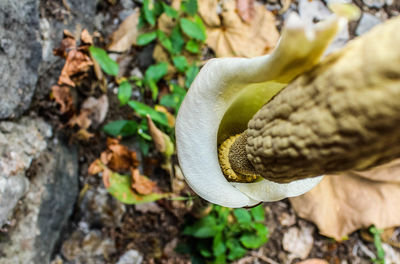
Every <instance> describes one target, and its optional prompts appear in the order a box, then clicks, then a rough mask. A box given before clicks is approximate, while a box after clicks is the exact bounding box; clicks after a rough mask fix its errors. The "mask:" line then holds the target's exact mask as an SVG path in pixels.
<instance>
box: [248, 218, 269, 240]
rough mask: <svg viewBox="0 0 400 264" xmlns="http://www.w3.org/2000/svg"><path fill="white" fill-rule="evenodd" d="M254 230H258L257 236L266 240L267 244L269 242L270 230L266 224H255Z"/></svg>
mask: <svg viewBox="0 0 400 264" xmlns="http://www.w3.org/2000/svg"><path fill="white" fill-rule="evenodd" d="M252 228H254V229H255V230H256V233H257V235H258V236H259V237H261V238H262V239H263V240H265V242H267V241H268V228H267V227H266V226H265V225H264V224H262V223H254V222H253V223H252Z"/></svg>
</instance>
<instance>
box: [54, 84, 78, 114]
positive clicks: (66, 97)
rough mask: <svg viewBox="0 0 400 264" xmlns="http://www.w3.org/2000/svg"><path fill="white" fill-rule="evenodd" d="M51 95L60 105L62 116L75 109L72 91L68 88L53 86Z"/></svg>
mask: <svg viewBox="0 0 400 264" xmlns="http://www.w3.org/2000/svg"><path fill="white" fill-rule="evenodd" d="M51 95H52V97H53V98H54V100H55V101H56V102H57V103H58V104H59V105H60V112H61V114H65V113H67V112H69V111H71V110H72V109H73V103H72V96H71V90H70V88H69V87H68V86H64V85H61V86H58V85H53V86H52V87H51Z"/></svg>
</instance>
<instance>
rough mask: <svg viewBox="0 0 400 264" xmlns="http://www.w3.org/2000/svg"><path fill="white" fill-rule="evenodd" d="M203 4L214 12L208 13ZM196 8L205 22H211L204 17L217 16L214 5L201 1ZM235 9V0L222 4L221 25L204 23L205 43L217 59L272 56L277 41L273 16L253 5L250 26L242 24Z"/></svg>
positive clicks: (262, 8)
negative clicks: (270, 53)
mask: <svg viewBox="0 0 400 264" xmlns="http://www.w3.org/2000/svg"><path fill="white" fill-rule="evenodd" d="M206 4H207V5H209V6H211V7H212V8H213V10H208V11H207V10H206V8H205V7H204V6H203V5H206ZM199 6H200V9H199V10H200V11H201V12H200V15H201V16H202V18H203V19H204V21H205V22H206V21H209V20H211V19H208V18H207V16H208V14H209V13H215V12H216V11H215V10H214V8H215V9H216V5H214V6H212V5H210V3H209V2H207V1H204V2H203V1H200V2H199ZM235 9H236V3H235V1H234V0H228V1H225V2H223V6H222V13H221V18H222V19H221V25H220V26H219V27H215V25H209V24H208V23H207V22H206V26H207V40H206V43H207V45H208V46H210V47H211V48H212V49H213V50H214V51H215V54H216V55H217V57H254V56H259V55H263V54H267V53H269V52H271V50H272V49H273V48H274V47H275V45H276V43H277V42H278V39H279V33H278V31H277V29H276V27H275V17H274V15H273V14H272V13H271V12H270V11H268V10H266V9H265V7H264V6H262V5H260V4H257V3H255V6H254V10H255V12H254V16H253V19H252V21H251V22H250V23H245V22H243V21H242V20H241V19H240V16H239V15H238V14H237V13H236V12H235ZM214 20H215V19H212V20H211V21H213V23H214Z"/></svg>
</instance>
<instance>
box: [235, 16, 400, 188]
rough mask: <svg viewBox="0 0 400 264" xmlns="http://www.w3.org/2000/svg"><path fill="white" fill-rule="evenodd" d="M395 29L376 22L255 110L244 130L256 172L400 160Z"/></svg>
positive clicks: (307, 173) (269, 174)
mask: <svg viewBox="0 0 400 264" xmlns="http://www.w3.org/2000/svg"><path fill="white" fill-rule="evenodd" d="M399 28H400V18H396V19H393V20H391V21H388V22H386V23H385V24H383V25H380V26H377V27H376V28H375V29H373V30H372V31H371V32H369V33H368V34H366V35H364V36H362V37H361V38H359V39H356V40H354V41H352V42H350V43H349V44H348V45H347V46H346V47H345V48H344V49H343V50H341V51H340V52H338V53H334V54H331V55H329V56H328V57H327V58H326V59H325V60H324V61H323V62H322V63H321V64H319V65H318V66H316V67H314V68H313V69H312V70H311V71H309V72H307V73H305V74H303V75H301V76H299V77H298V78H296V79H295V80H294V81H293V82H292V83H291V84H289V85H288V86H287V87H286V88H285V89H284V90H283V91H281V92H280V93H279V94H278V95H276V96H275V97H274V98H273V99H272V100H271V101H270V102H269V103H267V104H266V105H265V106H264V107H263V108H262V109H260V111H259V112H258V113H257V114H256V115H255V116H254V117H253V118H252V120H251V121H250V122H249V125H248V129H247V131H246V133H247V145H246V152H247V158H248V159H249V160H250V162H251V164H252V165H253V166H254V168H255V169H256V171H257V173H258V174H260V175H262V176H263V177H265V178H266V179H269V180H272V181H276V182H290V181H293V180H296V179H301V178H308V177H313V176H317V175H322V174H325V173H337V172H341V171H345V170H349V169H356V170H363V169H367V168H370V167H372V166H375V165H379V164H382V163H385V162H387V161H390V160H392V159H394V158H396V157H400V49H399V47H400V34H399ZM237 149H241V148H240V147H238V148H237ZM231 156H234V154H232V155H231ZM232 162H234V161H233V160H232ZM233 167H234V166H233Z"/></svg>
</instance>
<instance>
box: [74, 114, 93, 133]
mask: <svg viewBox="0 0 400 264" xmlns="http://www.w3.org/2000/svg"><path fill="white" fill-rule="evenodd" d="M89 115H90V112H89V111H81V112H80V113H79V115H74V116H73V117H71V119H70V120H69V121H68V125H69V126H70V127H74V126H78V127H80V128H81V129H88V128H89V127H90V125H91V124H92V120H91V119H90V118H89Z"/></svg>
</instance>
